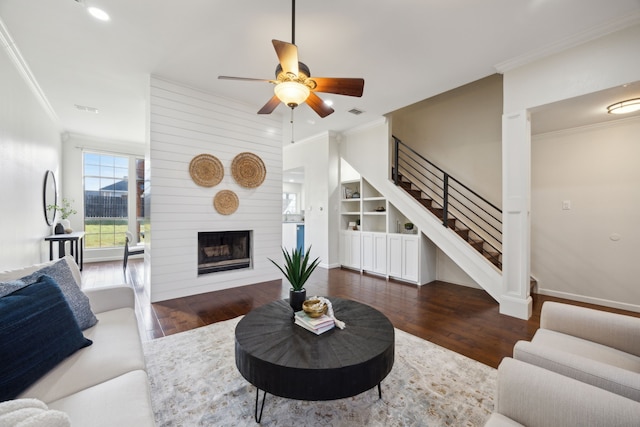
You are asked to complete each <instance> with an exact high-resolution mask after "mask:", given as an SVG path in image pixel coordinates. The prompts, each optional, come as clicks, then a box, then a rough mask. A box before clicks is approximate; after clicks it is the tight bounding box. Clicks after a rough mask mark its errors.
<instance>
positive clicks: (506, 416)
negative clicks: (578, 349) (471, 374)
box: [485, 357, 640, 427]
mask: <svg viewBox="0 0 640 427" xmlns="http://www.w3.org/2000/svg"><path fill="white" fill-rule="evenodd" d="M639 416H640V403H639V402H635V401H633V400H631V399H627V398H626V397H622V396H620V395H618V394H615V393H611V392H608V391H606V390H603V389H601V388H598V387H594V386H592V385H589V384H585V383H583V382H581V381H577V380H575V379H573V378H569V377H565V376H563V375H560V374H557V373H555V372H552V371H549V370H546V369H543V368H540V367H538V366H534V365H530V364H528V363H525V362H521V361H519V360H515V359H511V358H508V357H506V358H504V359H503V360H502V362H501V363H500V366H499V367H498V390H497V394H496V402H495V411H494V413H493V414H491V417H490V418H489V420H488V421H487V423H486V424H485V427H507V426H512V427H513V426H527V427H551V426H554V427H555V426H562V427H571V426H576V427H578V426H579V427H601V426H607V427H629V426H637V425H638V419H639Z"/></svg>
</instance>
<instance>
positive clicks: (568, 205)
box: [562, 200, 571, 211]
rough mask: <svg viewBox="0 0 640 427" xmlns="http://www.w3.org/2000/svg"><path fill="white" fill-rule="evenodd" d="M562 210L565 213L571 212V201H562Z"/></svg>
mask: <svg viewBox="0 0 640 427" xmlns="http://www.w3.org/2000/svg"><path fill="white" fill-rule="evenodd" d="M562 210H563V211H568V210H571V200H563V201H562Z"/></svg>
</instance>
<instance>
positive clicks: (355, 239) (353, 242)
mask: <svg viewBox="0 0 640 427" xmlns="http://www.w3.org/2000/svg"><path fill="white" fill-rule="evenodd" d="M361 247H362V246H361V244H360V232H358V231H341V232H340V264H342V265H343V266H345V267H349V268H355V269H357V270H360V268H361V265H362V263H361V260H360V256H361Z"/></svg>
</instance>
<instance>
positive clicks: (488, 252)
mask: <svg viewBox="0 0 640 427" xmlns="http://www.w3.org/2000/svg"><path fill="white" fill-rule="evenodd" d="M392 176H394V177H396V178H397V185H398V186H399V187H400V188H402V189H403V190H405V191H406V192H407V193H409V195H410V196H411V197H413V198H414V199H415V200H416V201H417V202H418V203H420V204H421V205H422V206H424V207H425V208H426V209H427V210H428V211H429V212H431V213H432V214H433V215H435V216H436V217H437V218H439V219H442V220H443V225H445V226H446V227H448V228H450V229H452V230H453V231H455V232H456V234H458V235H459V236H460V237H462V239H464V240H465V241H467V242H468V243H469V245H471V247H472V248H474V249H475V250H476V251H478V252H479V253H480V254H482V256H484V257H485V258H486V259H487V260H488V261H489V262H490V263H491V264H493V265H495V266H496V267H497V268H499V269H502V254H501V253H500V251H498V250H497V249H495V248H494V247H493V246H492V245H491V244H490V243H489V242H487V241H486V240H484V239H483V238H482V237H480V235H479V234H478V233H475V232H473V231H472V230H471V229H469V228H468V227H467V225H466V224H465V223H464V222H463V221H461V220H458V219H456V218H455V217H453V216H451V215H447V216H446V218H445V208H444V207H443V206H442V205H440V204H439V203H438V202H436V201H434V200H433V199H432V198H430V197H429V195H428V194H427V193H425V192H424V191H423V190H421V189H420V188H419V187H418V186H417V185H415V184H413V183H412V182H411V180H410V178H407V177H405V176H404V175H402V173H400V172H398V173H397V175H396V174H395V170H392Z"/></svg>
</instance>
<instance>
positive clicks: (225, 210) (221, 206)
mask: <svg viewBox="0 0 640 427" xmlns="http://www.w3.org/2000/svg"><path fill="white" fill-rule="evenodd" d="M238 204H239V201H238V196H237V195H236V193H234V192H233V191H231V190H221V191H218V193H217V194H216V195H215V197H214V198H213V207H214V208H216V210H217V211H218V213H220V214H222V215H231V214H232V213H234V212H235V211H236V210H237V209H238Z"/></svg>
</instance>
